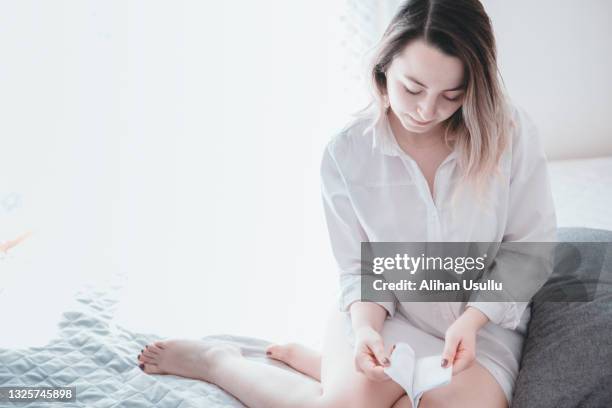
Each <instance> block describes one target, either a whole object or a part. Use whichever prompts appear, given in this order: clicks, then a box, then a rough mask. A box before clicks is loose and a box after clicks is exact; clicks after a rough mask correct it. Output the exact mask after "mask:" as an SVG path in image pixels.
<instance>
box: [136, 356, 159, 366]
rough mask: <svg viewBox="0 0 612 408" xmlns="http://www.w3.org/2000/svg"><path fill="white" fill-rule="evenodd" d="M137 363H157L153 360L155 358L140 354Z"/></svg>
mask: <svg viewBox="0 0 612 408" xmlns="http://www.w3.org/2000/svg"><path fill="white" fill-rule="evenodd" d="M138 361H140V362H141V363H148V364H151V363H157V360H156V359H155V357H149V356H147V355H146V354H141V355H140V358H139V359H138Z"/></svg>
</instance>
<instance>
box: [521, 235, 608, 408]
mask: <svg viewBox="0 0 612 408" xmlns="http://www.w3.org/2000/svg"><path fill="white" fill-rule="evenodd" d="M558 239H559V242H560V245H559V246H558V248H557V251H556V252H555V272H554V273H553V276H551V279H549V280H548V281H547V283H546V284H545V285H544V286H543V287H542V288H541V289H540V291H539V292H538V293H537V294H536V295H535V296H534V297H533V300H532V310H531V320H530V322H529V326H528V332H527V337H526V339H525V342H524V344H523V355H522V359H521V365H520V371H519V374H518V377H517V381H516V385H515V388H514V395H513V402H512V408H523V407H530V408H533V407H542V408H544V407H550V408H557V407H610V406H612V272H611V271H612V244H610V243H612V231H604V230H595V229H587V228H561V229H559V230H558ZM562 242H563V243H565V242H567V243H570V242H576V243H582V244H575V245H572V244H563V243H562ZM591 242H598V243H599V244H589V243H591ZM606 243H607V244H606ZM559 274H561V275H562V276H564V277H565V278H566V279H565V282H564V284H563V285H561V286H563V290H561V291H560V290H559V286H560V285H559V284H558V283H559V282H558V280H555V279H553V277H554V276H555V275H557V276H558V275H559ZM551 293H552V294H553V295H554V297H555V298H556V299H559V297H558V296H559V295H561V296H563V295H566V297H565V298H562V299H568V298H570V297H571V299H572V300H575V299H576V296H578V297H580V296H582V297H584V296H585V295H591V296H592V301H588V302H575V301H573V302H570V301H566V302H544V301H542V299H544V298H546V296H545V295H548V296H550V295H551ZM549 298H550V297H549Z"/></svg>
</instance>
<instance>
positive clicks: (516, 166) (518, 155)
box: [466, 110, 557, 329]
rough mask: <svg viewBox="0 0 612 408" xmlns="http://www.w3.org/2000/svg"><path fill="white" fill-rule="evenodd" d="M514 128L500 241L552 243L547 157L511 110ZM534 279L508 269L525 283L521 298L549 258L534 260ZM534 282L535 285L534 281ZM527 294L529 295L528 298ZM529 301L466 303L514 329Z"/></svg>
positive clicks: (521, 116) (531, 128)
mask: <svg viewBox="0 0 612 408" xmlns="http://www.w3.org/2000/svg"><path fill="white" fill-rule="evenodd" d="M515 119H516V120H517V124H518V126H517V131H516V133H515V134H514V137H513V141H512V163H511V166H512V168H511V177H510V188H509V204H508V214H507V221H506V227H505V230H504V235H503V239H502V242H554V241H555V240H556V229H557V221H556V215H555V209H554V204H553V198H552V192H551V187H550V180H549V175H548V168H547V160H546V156H545V154H544V150H543V147H542V145H541V143H540V139H539V137H538V134H537V129H536V127H535V125H534V124H533V122H532V121H531V119H530V118H529V117H528V116H527V114H526V113H524V112H523V111H522V110H516V111H515ZM505 256H508V258H509V257H511V256H513V254H512V253H504V251H500V253H499V255H498V256H497V257H496V261H497V260H499V262H497V264H498V265H499V264H501V265H503V264H504V259H503V258H504V257H505ZM538 261H541V262H537V273H538V275H540V276H538V277H537V278H535V279H534V278H533V277H532V276H526V275H525V274H527V273H530V274H531V273H532V272H533V270H530V268H525V269H524V270H522V268H519V269H521V270H513V271H511V272H512V274H513V276H512V277H511V279H513V280H515V282H516V280H518V281H519V282H525V284H526V285H527V283H529V287H526V288H525V290H524V291H521V293H522V294H521V298H522V299H519V300H525V299H526V298H527V296H525V294H526V293H527V294H528V295H530V297H533V295H535V293H536V292H537V291H538V290H539V289H540V288H541V286H542V285H543V284H544V283H545V282H546V279H547V278H548V277H549V276H550V275H551V274H552V259H550V254H545V255H544V256H543V257H541V258H540V259H538ZM521 274H523V275H521ZM534 282H535V284H534ZM530 297H529V298H530ZM529 303H530V302H524V301H509V302H479V301H471V302H468V303H467V305H466V307H467V306H472V307H475V308H477V309H478V310H480V311H482V312H483V313H484V314H485V315H487V317H488V318H489V320H490V321H491V322H493V323H495V324H498V325H500V326H501V327H504V328H508V329H515V328H516V327H517V326H518V324H519V323H520V320H521V316H522V315H523V313H524V311H525V309H526V308H527V306H528V305H529Z"/></svg>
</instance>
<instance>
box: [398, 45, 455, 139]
mask: <svg viewBox="0 0 612 408" xmlns="http://www.w3.org/2000/svg"><path fill="white" fill-rule="evenodd" d="M463 71H464V69H463V63H462V62H461V60H460V59H459V58H457V57H451V56H449V55H446V54H444V53H442V52H441V51H440V50H438V49H437V48H434V47H432V46H431V45H427V44H426V43H425V42H424V41H423V40H420V39H419V40H415V41H411V42H410V43H408V45H407V46H406V47H405V48H404V51H403V52H402V53H400V54H399V55H397V56H396V57H395V58H394V60H393V62H392V63H391V65H390V66H389V69H388V70H387V75H386V76H387V93H388V96H389V102H390V107H391V110H392V111H393V113H395V115H396V116H397V118H398V119H399V120H400V122H401V123H402V125H403V126H404V128H406V130H408V131H411V132H414V133H427V132H428V131H431V130H432V129H433V128H435V127H436V126H437V125H439V124H440V123H442V122H444V121H445V120H446V119H448V118H449V117H450V116H451V115H452V114H453V113H455V112H456V111H457V109H459V108H460V107H461V105H462V103H463V95H464V89H463V76H464V72H463Z"/></svg>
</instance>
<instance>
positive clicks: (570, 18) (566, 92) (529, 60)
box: [483, 0, 612, 158]
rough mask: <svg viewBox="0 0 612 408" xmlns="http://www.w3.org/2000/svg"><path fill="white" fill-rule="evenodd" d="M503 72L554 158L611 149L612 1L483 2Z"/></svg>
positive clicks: (497, 0)
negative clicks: (491, 26) (489, 19)
mask: <svg viewBox="0 0 612 408" xmlns="http://www.w3.org/2000/svg"><path fill="white" fill-rule="evenodd" d="M483 3H484V4H485V8H486V10H487V11H488V13H489V15H490V16H491V19H492V21H493V27H494V30H495V33H496V36H497V41H498V49H499V59H500V67H501V72H502V74H503V77H504V80H505V82H506V85H507V88H508V90H509V92H510V94H511V96H512V98H513V99H514V100H515V102H516V103H518V104H520V105H522V106H524V107H525V108H526V109H527V111H528V112H529V113H531V115H532V117H533V119H534V120H535V122H536V124H537V125H538V127H539V129H540V132H541V134H542V136H543V139H544V142H545V148H546V151H547V153H548V156H549V158H580V157H594V156H602V155H610V154H612V121H610V113H611V112H612V92H611V91H612V75H610V73H611V72H612V48H611V43H610V38H612V24H610V22H611V20H610V16H611V15H612V3H611V2H610V1H607V0H586V1H580V2H578V1H571V0H538V1H530V0H513V1H504V0H485V1H483Z"/></svg>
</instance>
